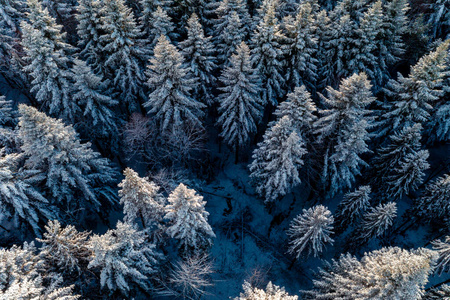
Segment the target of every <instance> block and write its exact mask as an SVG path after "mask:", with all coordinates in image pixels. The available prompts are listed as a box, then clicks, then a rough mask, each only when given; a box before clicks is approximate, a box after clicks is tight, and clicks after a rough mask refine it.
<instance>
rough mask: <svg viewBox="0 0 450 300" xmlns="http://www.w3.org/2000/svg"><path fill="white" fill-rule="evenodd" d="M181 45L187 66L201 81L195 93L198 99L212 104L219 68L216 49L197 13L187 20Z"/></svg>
mask: <svg viewBox="0 0 450 300" xmlns="http://www.w3.org/2000/svg"><path fill="white" fill-rule="evenodd" d="M179 47H180V49H181V54H182V55H183V56H184V59H185V63H186V66H187V68H188V69H189V71H190V72H191V73H192V74H193V75H194V77H195V78H197V79H198V82H199V85H198V86H197V87H196V89H195V93H194V94H195V95H196V97H197V99H204V102H206V103H207V104H212V102H213V95H212V91H211V87H212V85H213V84H214V83H215V81H216V79H215V77H214V76H213V71H214V70H215V69H216V68H217V66H216V64H215V61H216V59H215V51H214V47H213V44H212V42H211V37H205V34H204V32H203V28H202V25H201V24H200V21H199V19H198V17H197V15H196V14H192V16H191V17H190V19H189V20H188V21H187V38H186V40H184V41H182V42H180V44H179Z"/></svg>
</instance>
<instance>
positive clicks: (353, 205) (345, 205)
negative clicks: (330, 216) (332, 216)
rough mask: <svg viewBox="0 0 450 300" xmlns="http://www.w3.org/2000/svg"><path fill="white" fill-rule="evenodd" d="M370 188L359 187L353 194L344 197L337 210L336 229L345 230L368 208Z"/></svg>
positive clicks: (349, 193)
mask: <svg viewBox="0 0 450 300" xmlns="http://www.w3.org/2000/svg"><path fill="white" fill-rule="evenodd" d="M371 192H372V190H371V188H370V186H368V185H364V186H360V187H359V188H357V189H356V190H355V191H353V192H348V193H346V194H345V195H344V198H343V199H342V201H341V203H339V206H338V208H337V213H336V227H337V228H339V229H340V230H345V229H346V227H348V226H350V225H352V224H355V223H356V221H357V220H359V219H360V217H361V215H362V214H363V213H364V212H365V211H366V210H367V209H368V208H369V206H370V193H371Z"/></svg>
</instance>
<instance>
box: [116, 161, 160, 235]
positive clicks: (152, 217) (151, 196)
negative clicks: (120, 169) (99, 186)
mask: <svg viewBox="0 0 450 300" xmlns="http://www.w3.org/2000/svg"><path fill="white" fill-rule="evenodd" d="M124 176H125V179H124V180H122V182H121V183H120V184H119V187H120V188H121V189H120V190H119V196H120V204H122V205H123V211H124V213H125V217H124V221H125V222H127V223H130V224H134V223H138V222H140V224H141V225H142V227H143V228H144V229H149V228H151V227H152V226H158V225H159V223H160V222H161V221H162V219H163V215H164V202H165V199H164V198H163V196H162V194H161V193H160V192H159V189H160V188H159V186H157V185H156V184H155V183H154V182H152V181H148V178H142V177H139V175H138V174H137V173H136V172H135V171H133V170H132V169H130V168H127V169H125V171H124ZM138 220H139V221H138Z"/></svg>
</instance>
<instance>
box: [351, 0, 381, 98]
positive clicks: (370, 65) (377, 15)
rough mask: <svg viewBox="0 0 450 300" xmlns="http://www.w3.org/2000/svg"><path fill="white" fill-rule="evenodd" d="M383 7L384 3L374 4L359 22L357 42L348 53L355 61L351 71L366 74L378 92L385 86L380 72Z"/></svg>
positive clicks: (377, 2) (352, 62) (379, 1)
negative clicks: (379, 54) (379, 53)
mask: <svg viewBox="0 0 450 300" xmlns="http://www.w3.org/2000/svg"><path fill="white" fill-rule="evenodd" d="M383 21H384V16H383V7H382V1H381V0H378V1H376V2H374V3H373V4H372V5H371V6H370V7H369V8H368V9H367V11H366V12H365V13H364V15H363V16H362V17H361V19H360V20H359V26H358V29H356V42H355V45H354V47H352V48H351V49H349V50H348V51H351V52H352V56H353V57H354V60H353V61H351V62H349V63H348V67H349V71H350V72H351V73H352V72H357V73H358V72H366V73H367V75H368V77H369V78H370V79H371V80H372V82H373V87H374V89H375V90H376V91H377V90H379V89H380V88H381V87H382V84H383V78H384V76H383V71H387V70H379V60H378V55H377V53H378V51H379V49H380V48H383V45H381V40H380V38H381V37H382V36H384V31H383Z"/></svg>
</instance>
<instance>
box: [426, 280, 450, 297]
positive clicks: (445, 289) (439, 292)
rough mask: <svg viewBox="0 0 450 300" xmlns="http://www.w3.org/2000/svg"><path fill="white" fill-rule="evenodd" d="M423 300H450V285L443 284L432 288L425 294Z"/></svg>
mask: <svg viewBox="0 0 450 300" xmlns="http://www.w3.org/2000/svg"><path fill="white" fill-rule="evenodd" d="M422 300H450V285H448V284H443V285H441V286H439V287H436V288H432V289H431V290H429V291H427V292H426V293H425V295H424V296H423V297H422Z"/></svg>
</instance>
